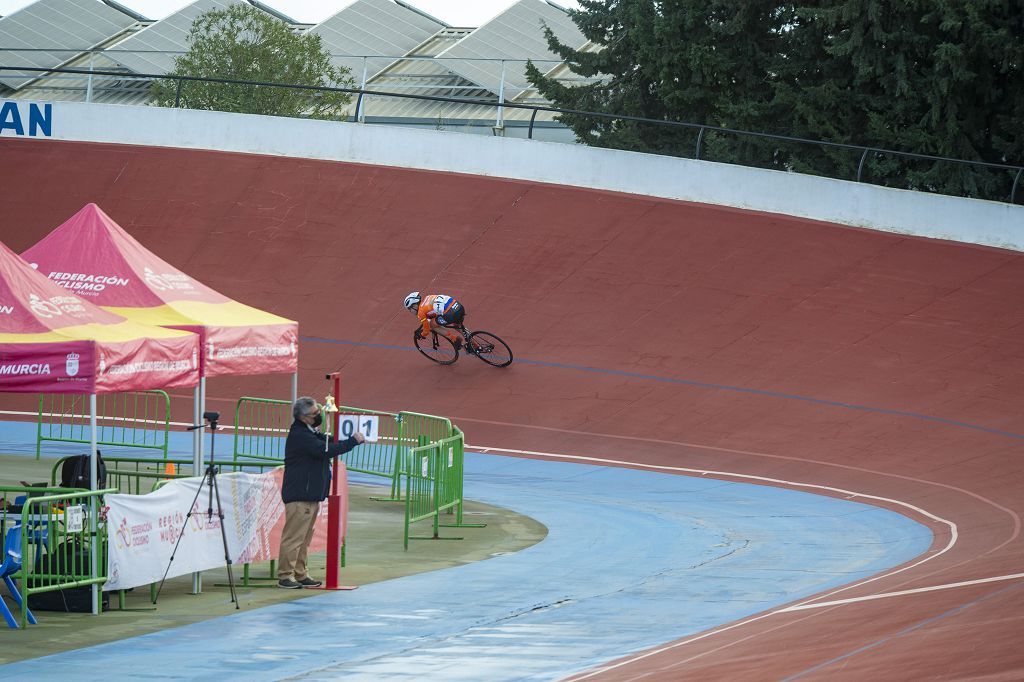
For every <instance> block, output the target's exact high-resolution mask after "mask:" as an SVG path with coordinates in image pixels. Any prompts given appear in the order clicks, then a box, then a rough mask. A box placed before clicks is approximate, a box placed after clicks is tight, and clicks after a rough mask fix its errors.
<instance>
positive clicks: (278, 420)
mask: <svg viewBox="0 0 1024 682" xmlns="http://www.w3.org/2000/svg"><path fill="white" fill-rule="evenodd" d="M291 424H292V404H291V402H289V401H287V400H273V399H271V398H249V397H242V398H239V399H238V402H237V403H236V404H235V439H234V452H233V453H232V460H233V461H238V459H239V458H242V459H247V460H256V461H269V462H276V463H278V464H280V463H281V462H283V461H284V441H285V438H286V437H287V436H288V429H289V428H290V427H291Z"/></svg>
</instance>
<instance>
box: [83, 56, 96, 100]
mask: <svg viewBox="0 0 1024 682" xmlns="http://www.w3.org/2000/svg"><path fill="white" fill-rule="evenodd" d="M95 60H96V51H95V50H91V51H90V52H89V80H88V81H87V83H86V86H85V101H86V103H89V102H92V71H93V62H94V61H95Z"/></svg>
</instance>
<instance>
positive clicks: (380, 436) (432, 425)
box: [232, 397, 454, 501]
mask: <svg viewBox="0 0 1024 682" xmlns="http://www.w3.org/2000/svg"><path fill="white" fill-rule="evenodd" d="M338 409H339V411H340V413H341V414H342V415H367V416H371V417H377V440H376V442H373V443H363V444H362V445H359V446H357V447H355V448H353V449H352V450H350V451H349V452H347V453H345V454H344V455H343V456H342V460H343V461H344V462H345V467H346V468H347V469H348V470H349V471H355V472H358V473H363V474H368V475H371V476H380V477H382V478H387V479H388V480H390V481H391V494H390V497H388V498H384V499H387V500H394V501H397V500H401V499H402V498H401V481H400V474H401V466H400V462H401V460H402V458H403V457H406V456H407V455H408V452H409V451H410V449H411V448H413V447H418V446H420V445H425V444H427V443H433V442H436V441H439V440H441V439H443V438H448V437H450V436H451V435H452V434H453V433H454V427H453V426H452V423H451V421H449V420H448V419H445V418H444V417H435V416H433V415H429V414H420V413H418V412H399V413H397V414H396V413H394V412H383V411H380V410H366V409H362V408H358V407H347V406H340V407H339V408H338ZM331 422H332V420H330V419H328V420H325V422H324V423H325V426H327V427H330V425H331ZM291 423H292V413H291V402H289V401H286V400H273V399H269V398H250V397H243V398H239V400H238V403H237V404H236V406H235V440H234V452H233V455H232V461H233V463H234V464H235V465H237V466H244V465H245V464H246V463H254V464H255V463H259V462H274V463H276V464H281V463H282V462H284V443H285V439H286V438H287V435H288V429H289V428H290V426H291ZM342 435H347V434H342Z"/></svg>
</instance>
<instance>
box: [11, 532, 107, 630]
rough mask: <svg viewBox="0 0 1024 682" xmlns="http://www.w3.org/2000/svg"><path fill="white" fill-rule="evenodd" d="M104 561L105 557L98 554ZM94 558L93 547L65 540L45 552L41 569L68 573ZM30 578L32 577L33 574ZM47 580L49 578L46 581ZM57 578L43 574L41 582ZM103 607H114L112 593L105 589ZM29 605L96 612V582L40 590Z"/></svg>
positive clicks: (68, 574)
mask: <svg viewBox="0 0 1024 682" xmlns="http://www.w3.org/2000/svg"><path fill="white" fill-rule="evenodd" d="M98 558H99V560H100V562H102V561H103V557H98ZM89 562H90V556H89V548H88V547H87V546H85V545H83V544H80V543H78V542H71V541H67V542H63V543H61V544H59V545H57V546H56V547H55V548H54V551H53V552H51V553H47V554H44V555H43V556H42V559H41V560H40V562H39V567H38V571H39V573H42V574H50V575H58V576H68V577H70V576H71V574H72V572H73V567H84V566H88V565H89ZM28 579H29V581H30V582H31V581H32V577H31V576H29V578H28ZM44 581H45V582H44ZM52 581H53V579H47V578H41V579H39V582H40V583H41V584H45V583H46V582H52ZM100 597H101V599H100V610H101V611H109V610H110V595H109V594H107V593H105V592H103V593H101V594H100ZM28 607H29V608H30V609H32V610H34V611H60V612H62V613H91V612H92V586H91V585H84V586H82V587H73V588H70V589H66V590H52V591H50V592H38V593H36V594H33V595H32V597H31V599H30V600H29V604H28Z"/></svg>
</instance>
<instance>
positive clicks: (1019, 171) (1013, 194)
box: [0, 65, 1024, 204]
mask: <svg viewBox="0 0 1024 682" xmlns="http://www.w3.org/2000/svg"><path fill="white" fill-rule="evenodd" d="M5 71H8V72H9V71H21V72H29V73H43V74H49V73H68V74H80V75H86V76H89V77H90V78H91V77H97V76H99V77H105V76H109V77H114V78H118V79H122V80H123V79H141V80H149V81H155V80H173V81H175V82H176V99H175V106H176V107H178V106H181V94H182V88H183V86H184V85H185V84H187V83H193V82H195V83H215V84H223V85H243V86H251V87H273V88H286V89H295V90H305V91H308V92H310V93H317V92H340V93H346V94H349V95H354V96H356V104H355V111H356V115H355V116H350V117H349V118H348V119H347V120H362V117H363V113H362V108H363V100H364V98H366V97H382V98H398V99H409V100H419V101H428V102H444V103H452V104H472V105H477V106H479V105H480V104H481V102H480V100H479V99H469V98H460V97H443V96H438V95H425V94H413V93H403V92H391V91H384V90H368V89H365V88H347V87H328V86H314V85H297V84H293V83H279V82H270V81H250V80H239V79H228V78H206V77H199V76H179V75H171V74H152V73H150V74H147V73H130V74H126V73H123V72H120V71H103V70H95V69H74V68H38V67H26V66H2V65H0V73H3V72H5ZM492 106H495V107H497V117H496V125H495V128H496V129H497V128H499V127H502V126H503V125H504V116H503V111H504V110H505V109H522V110H526V111H530V112H531V115H530V120H529V124H528V131H527V136H526V137H527V139H533V134H534V128H535V123H536V119H537V114H538V113H541V112H546V113H551V114H555V115H557V116H559V117H565V116H569V117H572V116H577V117H587V118H596V119H602V120H604V121H611V122H617V123H623V122H627V123H632V124H640V125H648V126H654V127H658V128H664V129H669V130H677V131H678V130H687V131H690V132H692V133H694V135H695V139H694V140H693V143H692V149H693V153H692V156H690V155H688V154H684V153H683V151H682V148H679V149H675V150H673V153H666V152H664V151H659V150H657V149H645V150H644V151H646V152H648V153H654V154H659V153H660V154H663V155H669V156H684V155H685V156H687V158H694V159H698V160H712V159H707V156H706V153H707V145H708V138H709V135H719V136H735V137H741V138H750V139H752V140H761V141H763V140H770V141H773V142H777V143H781V144H788V145H798V146H799V147H800V148H801V149H805V148H815V149H817V150H831V151H841V152H850V153H853V154H855V155H857V156H858V158H859V160H858V162H857V164H856V171H855V172H854V173H853V177H839V178H838V179H846V180H855V181H857V182H868V181H869V179H868V178H866V176H865V169H866V165H867V161H868V160H875V161H878V160H880V159H884V158H892V159H897V160H902V161H920V162H927V163H931V164H940V163H948V164H955V165H959V166H968V167H970V168H972V169H975V170H976V171H978V172H981V171H995V172H999V173H1006V178H1005V182H1006V183H1007V184H1009V185H1010V187H1009V190H1008V192H1007V194H1006V196H1007V197H1008V198H1007V201H1008V202H1009V203H1011V204H1012V203H1017V194H1018V188H1019V186H1020V185H1021V181H1022V179H1024V165H1015V164H1004V163H991V162H986V161H974V160H970V159H957V158H952V157H946V156H937V155H932V154H921V153H917V152H907V151H900V150H895V149H883V148H879V147H873V146H865V145H857V144H848V143H842V142H829V141H826V140H813V139H809V138H802V137H795V136H789V135H777V134H773V133H762V132H754V131H748V130H738V129H734V128H726V127H721V126H714V125H707V124H702V123H691V122H685V121H668V120H657V119H649V118H643V117H640V116H631V115H628V114H610V113H604V112H593V111H584V110H579V109H565V108H560V107H551V106H542V105H534V104H520V103H516V102H508V101H503V99H501V98H499V99H498V101H496V102H494V103H493V105H492ZM796 160H797V161H799V160H800V159H799V158H798V159H796ZM730 162H731V163H736V164H738V165H757V164H753V163H751V164H743V163H742V162H739V161H730ZM779 170H787V168H779ZM1011 175H1012V178H1013V179H1012V181H1011V180H1010V176H1011ZM829 177H837V176H836V175H829ZM904 179H906V177H905V176H904ZM872 184H874V183H872ZM912 189H921V188H912ZM988 198H991V197H988ZM994 200H998V199H994Z"/></svg>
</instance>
